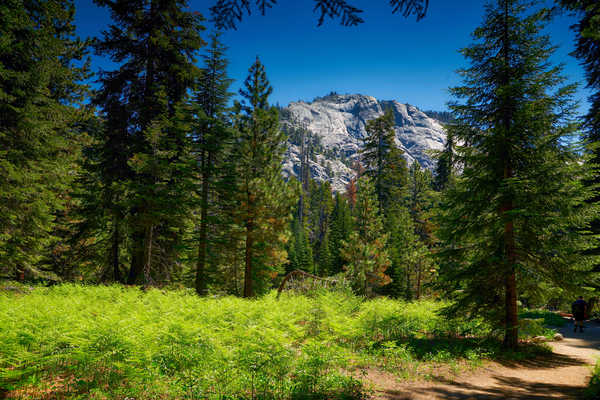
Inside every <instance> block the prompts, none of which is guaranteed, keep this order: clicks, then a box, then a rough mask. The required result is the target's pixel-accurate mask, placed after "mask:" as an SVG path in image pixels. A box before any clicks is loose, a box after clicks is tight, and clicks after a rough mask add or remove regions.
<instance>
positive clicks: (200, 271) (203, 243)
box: [196, 153, 212, 296]
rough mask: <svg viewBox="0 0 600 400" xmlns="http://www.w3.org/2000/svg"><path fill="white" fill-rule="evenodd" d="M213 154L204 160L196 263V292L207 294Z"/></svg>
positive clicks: (200, 294) (204, 157)
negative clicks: (207, 255) (209, 204)
mask: <svg viewBox="0 0 600 400" xmlns="http://www.w3.org/2000/svg"><path fill="white" fill-rule="evenodd" d="M211 162H212V160H211V155H210V153H209V154H208V156H206V155H204V156H203V161H202V164H203V165H202V169H203V174H202V175H203V176H202V201H201V204H200V207H201V209H200V237H199V243H198V263H197V265H196V293H197V294H198V295H199V296H204V295H205V294H206V253H207V249H208V189H209V185H210V181H209V180H210V164H211Z"/></svg>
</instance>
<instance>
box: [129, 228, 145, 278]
mask: <svg viewBox="0 0 600 400" xmlns="http://www.w3.org/2000/svg"><path fill="white" fill-rule="evenodd" d="M143 240H144V235H143V233H142V232H139V231H138V230H136V231H135V232H134V233H133V235H132V237H131V241H132V243H133V244H132V249H131V266H130V267H129V274H128V276H127V284H128V285H135V284H136V283H137V282H138V277H139V275H140V272H141V270H142V265H143V262H144V246H143V245H142V241H143Z"/></svg>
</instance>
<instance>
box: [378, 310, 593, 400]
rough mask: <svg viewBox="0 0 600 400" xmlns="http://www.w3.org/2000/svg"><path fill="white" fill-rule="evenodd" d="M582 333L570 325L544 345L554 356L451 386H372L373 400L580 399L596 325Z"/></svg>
mask: <svg viewBox="0 0 600 400" xmlns="http://www.w3.org/2000/svg"><path fill="white" fill-rule="evenodd" d="M586 327H587V328H586V330H585V332H584V333H573V324H572V322H569V323H567V325H566V326H565V327H564V328H563V329H562V330H561V333H562V334H563V335H564V336H565V339H564V340H563V341H560V342H552V343H550V344H551V345H552V347H553V349H554V354H552V355H551V356H548V357H544V358H541V359H536V360H528V361H522V362H503V363H497V362H493V363H488V364H486V365H485V366H484V367H483V368H480V369H477V370H476V371H475V372H473V373H470V374H464V375H460V376H458V377H456V378H454V380H453V381H446V382H444V381H442V382H440V381H435V382H417V383H398V382H394V381H390V380H381V381H380V382H377V381H376V382H375V385H376V391H375V396H374V397H375V398H376V399H382V400H383V399H387V400H425V399H449V400H467V399H477V400H479V399H484V400H491V399H494V400H500V399H508V400H510V399H528V400H529V399H533V400H538V399H539V400H542V399H565V400H567V399H580V398H581V395H582V392H583V390H584V388H585V387H586V385H587V383H588V380H589V377H590V375H591V368H590V366H591V365H593V364H594V363H595V362H596V360H597V359H598V358H599V357H600V324H597V323H594V322H587V323H586Z"/></svg>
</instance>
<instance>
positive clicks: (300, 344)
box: [0, 284, 521, 399]
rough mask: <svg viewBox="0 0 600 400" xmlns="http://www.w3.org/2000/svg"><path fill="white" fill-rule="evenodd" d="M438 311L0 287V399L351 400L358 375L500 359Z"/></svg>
mask: <svg viewBox="0 0 600 400" xmlns="http://www.w3.org/2000/svg"><path fill="white" fill-rule="evenodd" d="M442 306H444V303H441V302H434V301H420V302H416V303H406V302H402V301H396V300H390V299H386V298H381V299H375V300H369V301H364V300H363V299H361V298H359V297H355V296H353V295H351V294H349V293H346V292H321V293H317V294H315V295H313V296H297V295H283V296H282V297H281V298H280V299H279V300H277V299H276V298H275V296H274V293H273V294H271V295H268V296H265V297H263V298H260V299H256V300H245V299H240V298H235V297H221V298H199V297H197V296H195V295H194V294H193V293H192V292H191V291H183V290H180V291H162V290H156V289H153V290H150V291H148V292H143V291H142V290H140V289H139V288H124V287H120V286H108V287H107V286H78V285H71V284H66V285H60V286H55V287H51V288H45V287H36V288H35V289H34V290H32V291H29V290H10V291H7V290H1V287H0V397H1V396H2V393H3V391H4V393H9V394H10V396H12V398H24V399H25V398H31V399H34V398H35V399H37V398H44V397H42V396H41V393H53V396H55V397H47V398H65V399H125V398H126V397H129V398H136V399H199V398H203V399H204V398H207V399H259V398H260V399H358V398H363V397H365V395H366V389H365V388H366V386H365V385H364V384H363V383H362V382H361V381H360V380H359V379H358V378H357V377H358V376H360V373H359V372H360V370H361V369H362V368H367V367H377V368H381V369H384V370H387V371H389V372H391V373H394V374H395V375H397V376H400V377H404V378H411V377H415V376H419V375H420V376H421V377H427V376H429V375H431V374H432V371H433V370H435V369H436V368H438V367H439V366H444V368H445V369H446V370H449V371H451V372H456V371H458V370H459V369H460V368H462V367H463V366H465V365H467V366H473V365H477V363H480V362H481V360H482V359H486V358H494V357H497V356H499V355H500V350H499V344H498V341H496V340H493V339H487V340H485V339H483V337H485V336H486V335H487V334H488V333H489V329H487V328H486V326H485V325H484V324H481V323H480V322H479V321H476V320H468V321H448V320H445V319H443V318H442V317H441V316H439V315H438V314H437V313H436V312H437V311H438V310H439V309H440V308H441V307H442ZM519 354H521V353H519Z"/></svg>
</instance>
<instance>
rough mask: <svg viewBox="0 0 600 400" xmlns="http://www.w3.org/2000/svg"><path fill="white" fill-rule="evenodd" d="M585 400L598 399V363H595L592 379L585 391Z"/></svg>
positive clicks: (599, 377) (599, 370)
mask: <svg viewBox="0 0 600 400" xmlns="http://www.w3.org/2000/svg"><path fill="white" fill-rule="evenodd" d="M585 398H586V399H590V400H591V399H598V398H600V361H597V362H596V365H595V366H594V369H593V370H592V377H591V378H590V382H589V384H588V387H587V389H586V391H585Z"/></svg>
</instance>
